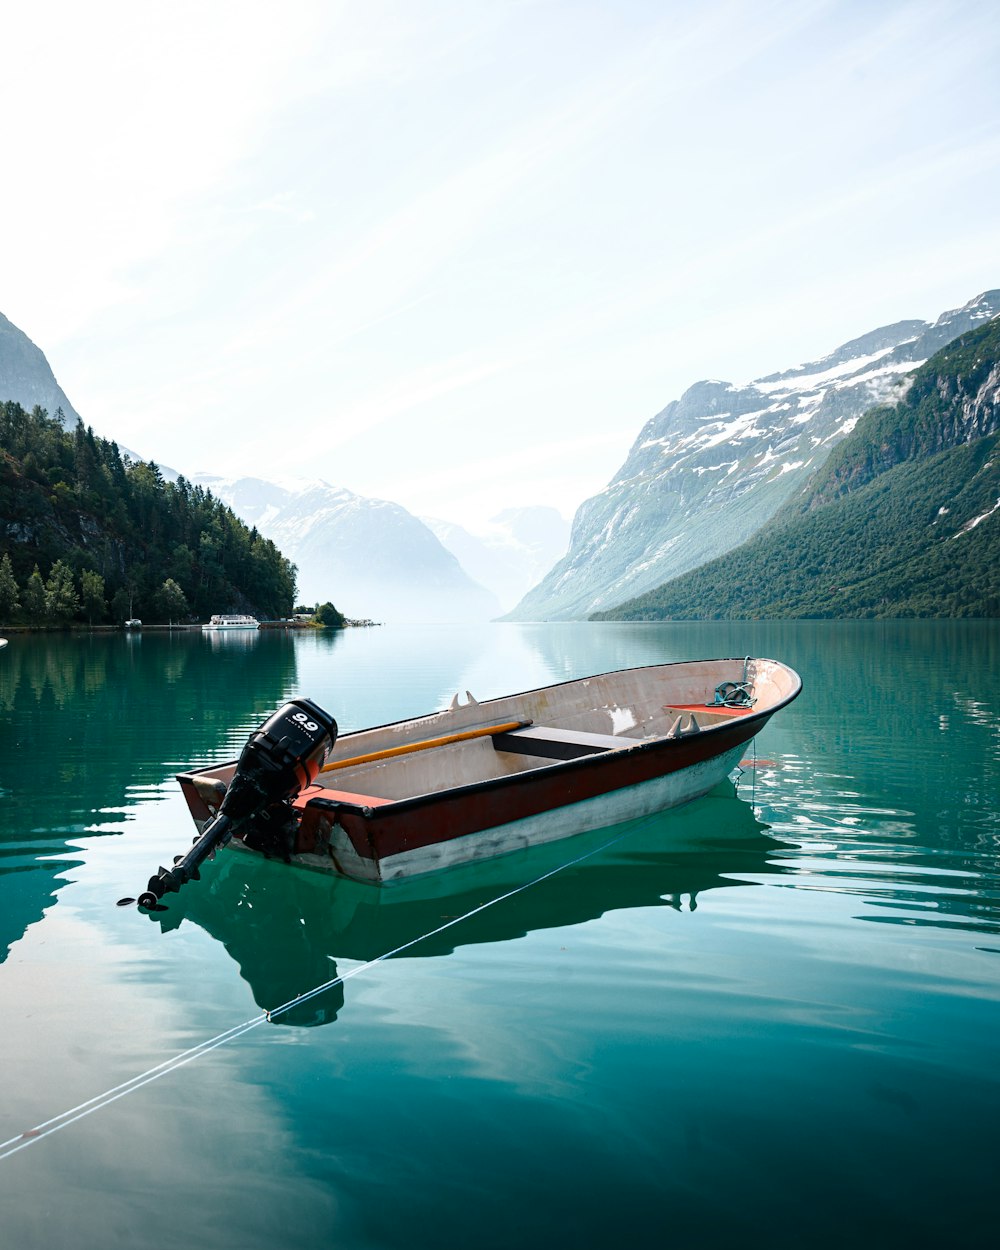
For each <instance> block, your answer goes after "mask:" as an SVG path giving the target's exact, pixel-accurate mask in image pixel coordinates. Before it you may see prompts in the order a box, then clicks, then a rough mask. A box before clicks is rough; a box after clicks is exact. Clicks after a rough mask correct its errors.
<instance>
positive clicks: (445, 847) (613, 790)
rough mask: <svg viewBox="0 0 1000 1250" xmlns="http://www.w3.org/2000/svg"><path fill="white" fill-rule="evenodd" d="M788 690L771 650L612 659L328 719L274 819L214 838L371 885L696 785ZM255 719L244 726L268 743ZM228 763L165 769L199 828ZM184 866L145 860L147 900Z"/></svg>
mask: <svg viewBox="0 0 1000 1250" xmlns="http://www.w3.org/2000/svg"><path fill="white" fill-rule="evenodd" d="M800 689H801V682H800V679H799V677H798V675H797V674H796V673H795V672H793V671H792V670H791V669H790V668H788V667H786V666H785V665H784V664H781V663H779V662H778V661H776V660H769V659H753V658H747V659H717V660H702V661H694V662H688V663H676V664H661V665H656V666H653V667H647V668H633V669H623V670H620V671H618V672H612V673H604V674H601V675H599V676H595V677H588V678H582V679H579V680H576V681H569V682H564V683H561V684H558V685H554V686H546V687H543V688H541V689H538V690H530V691H526V692H523V693H521V694H514V695H508V696H506V697H504V698H499V699H491V700H488V701H484V702H482V703H479V702H477V701H476V700H475V699H474V698H472V696H471V695H469V694H468V692H466V694H467V702H465V703H461V702H460V701H459V699H458V696H456V697H455V699H454V700H453V701H452V704H451V706H450V707H449V708H447V709H446V710H445V711H441V712H436V713H434V714H432V715H429V716H422V717H417V718H414V719H412V720H405V721H399V722H397V723H395V724H390V725H382V726H379V727H377V728H373V729H364V730H360V731H357V732H354V733H347V734H344V735H343V736H342V737H339V738H337V737H336V725H335V723H334V722H333V721H332V720H329V718H328V720H329V724H331V725H332V726H333V729H332V738H333V739H335V745H334V746H333V748H332V750H329V749H328V747H327V749H325V750H324V757H325V762H323V763H322V766H321V767H319V769H318V771H316V770H315V769H314V770H312V771H311V773H310V774H309V777H308V780H309V781H310V782H311V784H307V785H305V787H304V788H302V789H301V791H300V792H299V793H298V794H297V795H295V796H294V797H292V796H291V795H290V796H289V799H290V802H288V803H286V804H285V807H286V808H287V809H288V810H287V819H286V818H282V821H281V822H279V821H277V820H276V818H275V816H274V808H272V809H269V812H268V813H265V817H266V819H265V820H264V821H263V822H261V821H258V820H256V818H254V819H247V820H244V821H243V823H242V824H241V823H239V821H237V822H236V823H235V824H232V828H231V830H227V832H226V834H225V837H226V840H227V841H229V839H231V842H230V845H232V846H235V847H243V848H246V849H257V850H262V851H264V852H265V853H270V854H278V855H283V856H284V857H285V858H287V859H288V860H289V861H290V862H292V863H295V864H299V865H302V866H304V867H307V868H314V869H321V870H324V871H328V872H335V873H340V874H342V875H343V876H345V877H350V878H354V879H355V880H359V881H368V882H373V883H378V884H381V883H384V882H388V881H392V880H395V879H397V878H402V877H408V876H411V875H415V874H419V873H426V872H431V871H434V870H436V869H441V868H446V867H449V866H451V865H455V864H461V863H466V862H469V861H474V860H480V859H487V858H492V857H494V856H497V855H503V854H505V853H506V852H509V851H513V850H517V849H520V848H523V847H527V846H532V845H535V844H538V843H544V842H552V841H555V840H557V839H560V838H565V837H569V836H571V835H573V834H578V833H582V832H585V831H587V830H591V829H599V828H603V827H605V826H608V825H614V824H618V823H620V822H622V821H626V820H632V819H635V818H637V817H640V816H646V815H649V814H650V813H653V812H656V811H661V810H664V809H666V808H670V807H676V806H678V805H679V804H682V803H687V802H689V801H690V800H692V799H694V798H698V797H699V796H701V795H703V794H706V793H708V791H709V790H711V789H712V788H713V787H714V786H715V785H717V784H718V783H719V782H721V781H723V780H724V779H725V778H726V777H728V776H729V775H730V773H732V772H733V770H734V769H735V768H736V767H737V765H738V764H739V761H740V758H741V756H742V754H743V752H744V750H745V748H746V746H747V744H748V743H749V742H750V741H751V739H752V738H753V737H754V736H755V735H756V734H757V733H759V732H760V730H761V729H762V728H763V726H764V725H765V724H766V723H767V721H768V720H769V719H770V718H771V717H772V716H773V715H774V713H775V712H777V711H778V710H779V709H780V708H782V707H784V706H786V705H787V704H788V703H790V702H791V701H792V700H793V699H794V698H795V697H796V696H797V695H798V693H799V691H800ZM300 705H301V706H302V707H309V708H313V709H315V705H314V704H310V703H309V701H308V700H302V701H300ZM289 709H291V710H294V709H293V707H292V705H289ZM315 710H316V712H317V713H318V714H319V715H321V716H322V715H325V714H323V713H321V711H320V710H319V709H315ZM279 715H281V714H279V713H276V714H275V716H274V718H272V719H273V720H274V721H275V722H277V721H278V719H279ZM293 719H295V720H298V721H301V722H303V723H305V721H306V716H305V714H304V713H303V712H301V711H299V712H296V713H295V715H294V717H293ZM270 723H271V722H268V724H270ZM310 726H311V729H312V730H317V728H318V727H317V725H316V724H315V723H312V722H310ZM266 729H267V726H265V727H264V729H262V730H260V731H258V733H257V735H255V736H256V737H257V738H259V739H261V740H262V741H265V740H268V735H267V734H266V733H265V730H266ZM329 741H330V739H328V745H329ZM253 742H254V738H253V737H252V738H251V744H253ZM247 749H249V747H248V748H247ZM244 754H246V750H245V752H244ZM241 759H242V757H241ZM237 764H238V761H233V762H231V763H228V764H224V765H216V766H213V767H209V768H201V769H196V770H193V771H190V772H185V773H180V774H179V775H178V778H177V779H178V781H179V782H180V785H181V788H182V790H183V792H184V796H185V798H186V800H187V803H188V806H189V808H190V810H191V813H192V816H193V817H194V820H195V824H196V825H197V826H198V828H199V830H204V829H206V828H207V827H210V826H212V825H213V824H217V823H218V822H219V820H220V816H219V813H220V808H221V807H222V805H223V802H224V800H225V798H226V795H227V789H228V787H229V783H230V781H231V780H232V778H233V776H234V774H235V772H236V770H237ZM231 806H233V807H235V806H236V805H235V804H231ZM223 818H224V814H223ZM279 823H281V830H280V835H279V832H278V824H279ZM189 857H190V853H189ZM203 857H204V856H203V855H199V856H198V860H199V861H200V859H201V858H203ZM194 866H196V864H195V861H194V860H193V859H192V860H191V867H190V869H188V867H187V862H186V863H185V865H184V866H182V867H183V868H184V871H181V870H179V869H175V870H172V871H169V870H165V869H161V878H163V880H162V881H161V886H162V888H160V887H157V888H156V889H155V890H154V893H155V894H156V895H157V897H160V896H161V895H162V893H163V890H164V889H176V888H177V886H178V884H181V883H183V881H184V880H186V879H189V877H190V876H192V875H194V873H193V868H194ZM150 884H151V886H153V885H154V884H155V879H154V880H153V881H151V883H150ZM150 897H151V896H149V895H147V896H145V899H146V900H147V901H146V902H144V900H143V899H140V903H142V904H143V905H149V900H150ZM153 901H155V900H153Z"/></svg>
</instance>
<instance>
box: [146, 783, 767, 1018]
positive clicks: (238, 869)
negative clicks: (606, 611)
mask: <svg viewBox="0 0 1000 1250" xmlns="http://www.w3.org/2000/svg"><path fill="white" fill-rule="evenodd" d="M765 831H766V826H765V825H762V824H761V823H760V822H759V821H758V820H757V819H756V817H755V816H754V813H753V810H752V808H751V807H750V806H749V805H748V804H747V803H745V802H743V801H742V800H740V799H738V798H737V797H736V795H735V791H734V788H733V787H732V786H731V785H726V786H725V787H720V788H719V789H718V790H717V791H715V792H713V794H712V795H709V796H708V797H706V798H704V799H701V800H699V801H697V802H696V803H693V804H690V805H689V806H687V807H685V808H682V809H678V810H677V811H672V812H665V813H661V814H660V815H658V816H655V817H650V818H648V819H647V820H644V821H636V822H633V823H632V824H631V825H630V826H626V825H622V826H620V827H618V828H614V829H602V830H597V831H595V832H593V833H590V834H585V835H581V836H580V837H577V838H571V839H567V840H564V841H562V842H558V843H555V844H552V845H550V846H544V847H538V848H535V849H533V850H530V851H525V852H518V853H515V854H514V855H509V856H504V857H502V858H500V859H497V860H495V861H492V862H490V863H484V864H479V865H466V866H463V867H459V868H455V869H451V870H446V871H444V872H440V873H435V874H432V875H430V876H428V877H425V878H423V879H419V878H418V879H415V880H412V881H409V882H405V881H404V882H395V883H393V884H392V885H390V886H386V887H382V888H379V887H375V886H370V885H362V884H360V883H358V882H353V881H348V880H346V879H344V878H339V877H332V876H329V877H328V876H327V875H326V874H322V873H315V872H309V871H306V870H301V869H294V868H288V867H286V866H285V865H283V864H276V863H269V862H267V861H265V860H260V859H258V858H256V857H254V856H250V855H245V854H241V853H238V852H227V853H224V854H223V855H221V856H220V857H219V859H218V861H217V862H216V864H215V865H214V867H213V868H212V869H210V870H209V872H206V873H204V874H203V880H202V881H201V882H200V883H199V884H197V885H195V886H192V887H189V888H188V889H187V890H185V891H182V892H181V894H180V895H178V896H177V897H176V898H173V897H172V898H170V900H169V904H170V905H169V907H168V908H167V909H166V910H165V911H161V912H154V913H151V919H152V920H153V921H154V923H157V924H159V925H160V926H161V927H162V928H163V929H164V930H165V931H166V930H169V929H174V928H177V927H178V926H179V925H180V924H181V923H182V922H183V921H184V920H188V921H190V922H192V923H194V924H196V925H198V926H199V927H200V928H202V929H203V930H205V932H207V933H209V934H210V935H211V936H212V937H213V938H215V939H216V940H217V941H219V942H221V944H222V945H223V946H224V948H225V949H226V951H227V952H228V954H229V955H230V956H231V957H232V958H233V959H234V960H235V962H236V963H237V965H238V966H239V969H240V974H241V976H242V977H243V979H244V980H245V981H246V982H247V983H248V985H249V986H250V989H251V991H252V993H253V996H254V1001H255V1002H256V1003H257V1005H258V1006H259V1007H261V1008H262V1009H263V1010H266V1011H270V1010H273V1009H274V1008H276V1007H279V1006H282V1005H284V1004H285V1003H288V1002H290V1001H291V1000H292V999H295V998H296V997H298V996H299V995H301V994H303V993H306V992H307V991H309V990H311V989H313V988H314V987H316V986H319V985H323V984H325V983H326V982H328V981H330V980H332V979H334V978H335V977H336V976H337V968H338V960H351V961H361V962H367V961H369V960H373V959H377V958H379V957H380V956H383V955H385V954H386V953H387V952H389V951H394V950H396V949H398V948H399V947H400V946H403V945H404V944H406V943H408V942H412V941H414V939H417V938H421V937H422V935H427V936H423V940H421V941H419V942H417V944H416V945H414V946H412V947H409V948H408V949H407V950H406V951H405V952H402V953H401V954H400V956H397V957H398V958H403V957H405V958H433V957H439V956H445V955H450V954H451V953H452V952H453V951H454V950H455V948H456V947H457V946H469V945H476V944H479V943H495V942H507V941H511V940H513V939H516V938H520V937H524V936H525V935H526V934H528V933H531V932H534V931H535V930H541V929H554V928H563V927H568V926H572V925H578V924H582V923H584V922H585V921H588V920H593V919H596V918H597V917H599V916H602V915H603V914H604V913H605V912H609V911H617V910H623V909H631V908H639V907H664V906H667V907H675V908H677V909H685V910H687V909H691V910H693V909H694V908H695V907H696V906H697V900H698V897H699V896H700V895H702V894H704V893H705V892H706V891H708V890H712V889H715V888H718V887H720V886H737V885H746V884H750V883H749V882H747V881H742V880H740V879H739V874H759V873H761V872H764V871H767V872H768V873H770V874H774V873H777V872H781V871H783V869H782V868H781V867H780V865H779V866H776V865H775V863H774V862H772V860H771V858H770V857H771V856H772V852H774V851H775V850H777V849H778V848H779V847H780V845H781V844H780V843H778V842H776V841H775V840H774V839H773V838H771V837H769V836H767V834H766V832H765ZM621 834H624V836H623V837H622V838H621V841H619V842H617V843H616V844H615V845H614V846H612V847H610V848H608V849H606V850H603V851H600V850H599V848H601V847H602V846H604V845H605V844H606V843H608V842H609V841H610V840H611V839H612V838H615V837H616V836H618V835H621ZM588 851H591V852H593V851H596V852H597V853H596V854H594V855H593V857H592V858H590V859H587V860H584V861H583V862H582V863H574V864H572V866H570V867H567V868H565V869H564V870H563V871H561V872H559V873H557V874H556V875H555V876H552V877H551V878H549V879H547V880H544V881H538V880H537V879H538V878H539V877H541V876H543V875H544V874H545V873H548V872H551V871H552V870H553V869H555V868H558V867H559V866H560V865H561V864H564V863H566V862H567V861H573V860H576V859H578V858H579V856H581V855H583V854H585V853H587V852H588ZM528 882H537V884H534V885H532V886H531V887H530V888H529V889H525V890H523V891H522V892H521V893H518V894H515V895H513V896H512V897H510V898H503V897H502V896H504V895H505V894H508V893H509V892H510V891H511V890H514V889H517V887H518V886H521V885H524V884H526V883H528ZM493 899H501V901H500V902H497V903H496V904H495V905H494V906H491V907H488V908H486V909H485V910H483V911H479V912H476V913H475V914H473V915H469V914H468V913H470V912H474V911H475V909H476V908H479V907H482V906H483V905H484V904H486V903H489V902H490V901H491V900H493ZM460 917H464V919H461V921H460V923H457V924H452V925H450V927H448V928H445V929H441V926H442V925H445V924H447V923H448V922H449V921H454V920H456V919H458V918H460ZM436 930H441V931H440V932H436ZM343 1005H344V990H343V986H342V985H339V984H338V985H336V986H333V987H331V988H330V989H329V990H327V991H325V992H324V993H323V994H322V995H320V996H317V997H316V998H312V999H310V1000H308V1001H307V1002H304V1003H302V1004H301V1005H297V1006H296V1007H294V1008H292V1009H290V1010H289V1011H287V1012H282V1013H281V1014H280V1015H277V1016H275V1018H274V1023H277V1024H292V1025H319V1024H328V1023H330V1022H331V1021H333V1020H335V1019H336V1017H337V1013H338V1012H339V1011H340V1009H341V1008H342V1007H343Z"/></svg>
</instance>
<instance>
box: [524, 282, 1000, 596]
mask: <svg viewBox="0 0 1000 1250" xmlns="http://www.w3.org/2000/svg"><path fill="white" fill-rule="evenodd" d="M998 313H1000V291H988V292H986V293H984V294H983V295H980V296H978V297H977V298H975V299H973V300H970V301H969V303H967V304H966V305H964V307H962V308H960V309H957V310H954V311H952V312H947V313H944V314H943V315H942V316H941V317H939V318H938V320H937V321H936V322H934V323H933V324H929V323H927V322H922V321H901V322H898V323H896V324H895V325H891V326H884V327H882V328H881V329H878V330H874V331H872V332H871V333H869V334H866V335H864V336H862V337H861V338H858V339H854V340H853V341H851V342H849V343H845V344H844V345H843V346H842V347H840V348H838V349H837V350H836V351H835V352H832V353H831V354H830V355H828V356H825V357H823V358H822V359H821V360H818V361H814V362H812V363H810V364H805V365H800V366H798V367H797V368H794V369H789V370H786V371H785V372H783V373H773V374H769V375H767V376H766V377H762V378H759V379H758V380H757V381H755V382H752V383H750V384H749V385H747V386H733V385H731V384H730V383H728V382H711V381H708V382H698V383H696V384H695V385H694V386H692V387H691V388H690V389H689V390H688V391H686V392H685V393H684V395H683V396H682V397H681V398H680V399H679V400H675V401H673V402H672V403H670V404H668V405H667V407H666V408H664V409H663V411H662V412H660V413H658V414H657V415H656V416H655V417H653V418H652V420H651V421H649V422H647V424H646V426H645V427H644V428H643V430H642V432H641V433H640V435H639V437H638V439H637V440H636V442H635V444H634V445H633V447H632V450H631V452H630V453H629V456H628V459H627V460H626V462H625V464H624V465H623V466H622V468H621V470H620V471H619V472H618V474H617V475H616V476H615V478H614V479H613V480H612V481H611V483H610V484H609V485H608V487H607V488H606V489H605V490H604V491H603V492H602V493H601V494H600V495H597V496H595V497H594V498H592V499H589V500H587V501H586V502H585V503H584V504H583V505H581V507H580V508H579V510H578V511H577V514H576V517H575V518H574V521H573V531H572V538H571V541H570V550H569V553H568V554H567V556H566V557H565V559H563V560H561V561H560V562H559V563H558V564H557V565H556V566H555V567H554V568H553V569H552V570H551V572H550V573H549V574H548V575H547V576H546V577H545V578H544V579H543V581H542V582H541V583H540V584H539V585H538V586H536V587H535V588H534V589H533V590H532V591H531V592H529V594H527V595H526V596H525V598H524V599H523V600H522V601H521V603H520V604H518V606H517V607H516V608H515V609H514V611H513V612H512V613H510V616H511V618H512V619H516V620H540V619H554V620H558V619H571V618H575V617H581V616H586V615H589V614H591V613H593V612H596V611H600V610H602V609H608V608H611V607H613V606H614V605H615V604H619V603H621V602H623V601H624V600H627V599H630V598H632V597H634V596H636V595H638V594H641V593H643V592H644V591H647V590H651V589H653V588H654V587H656V586H658V585H660V584H662V583H663V582H665V581H667V580H669V579H670V578H672V577H675V576H677V575H678V574H680V573H683V572H685V571H686V570H688V569H692V568H696V567H697V566H699V565H701V564H703V563H705V562H706V561H708V560H711V559H713V558H714V557H716V556H718V555H720V554H722V553H723V552H726V551H729V550H731V549H732V548H734V547H736V546H738V545H739V544H740V543H742V542H744V541H745V540H746V539H747V538H749V537H750V536H751V535H752V534H754V533H756V532H757V531H758V530H759V529H760V528H761V527H762V526H763V525H764V524H765V523H766V522H767V521H768V520H769V519H770V518H771V517H773V516H774V515H775V513H776V512H777V511H778V510H779V508H781V507H782V505H783V504H784V503H786V502H787V501H788V500H789V499H791V498H792V497H793V496H795V495H796V494H798V493H799V492H800V491H801V490H802V489H803V488H804V486H805V484H806V482H807V481H808V479H809V478H810V477H811V476H812V474H814V473H815V472H816V470H817V469H818V468H819V467H820V466H821V465H822V464H823V463H824V462H825V460H826V458H827V457H828V456H829V455H830V453H831V451H832V450H833V448H834V447H835V446H836V445H837V444H838V443H839V442H840V441H841V440H842V439H844V438H845V437H846V436H847V435H848V434H849V433H850V431H851V430H852V429H853V428H854V426H855V424H856V423H857V421H858V419H859V418H860V416H861V414H862V413H863V412H864V411H865V410H866V409H868V408H870V407H871V406H872V404H875V403H879V402H885V401H886V400H888V399H894V398H896V397H898V395H899V394H900V393H901V392H902V390H903V388H904V385H905V381H904V380H905V378H906V377H907V375H908V374H909V373H910V372H911V371H912V370H913V369H915V368H917V367H918V366H919V365H921V364H922V363H923V362H924V361H926V360H927V359H928V358H929V357H930V356H931V355H933V353H934V352H935V351H937V350H938V349H940V348H941V347H943V346H944V345H945V344H947V343H949V342H951V341H952V340H953V339H955V338H956V337H957V336H958V335H959V334H962V333H963V332H965V331H966V330H969V329H971V328H974V327H975V326H977V325H980V324H982V322H984V321H987V320H989V319H990V318H992V317H994V316H996V315H997V314H998Z"/></svg>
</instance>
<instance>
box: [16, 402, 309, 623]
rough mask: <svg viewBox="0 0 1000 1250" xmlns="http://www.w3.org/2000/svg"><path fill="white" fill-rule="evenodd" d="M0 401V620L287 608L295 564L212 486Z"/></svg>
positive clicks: (159, 617)
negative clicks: (169, 476) (171, 477)
mask: <svg viewBox="0 0 1000 1250" xmlns="http://www.w3.org/2000/svg"><path fill="white" fill-rule="evenodd" d="M61 416H62V414H61V413H57V414H56V415H55V416H53V417H50V416H49V415H48V414H47V413H46V412H45V410H44V409H41V408H35V409H34V410H33V411H31V412H26V411H25V410H24V409H23V408H22V407H21V405H20V404H17V403H14V402H10V401H8V402H5V403H2V404H0V622H3V623H5V624H15V623H25V624H29V625H39V624H51V625H68V624H72V623H74V622H79V623H89V624H93V625H96V624H101V623H103V622H108V621H110V622H113V623H121V622H122V621H124V620H126V619H128V618H129V617H140V618H142V619H143V621H148V622H154V623H156V622H162V623H164V624H166V623H179V622H184V621H189V620H192V619H205V618H207V617H208V616H210V615H211V614H212V613H215V612H251V613H253V614H254V615H255V616H258V617H260V618H262V619H268V618H276V617H283V616H288V615H289V614H290V613H291V611H292V607H293V604H294V601H295V573H296V570H295V566H294V565H293V564H291V563H290V562H289V561H288V560H286V559H285V558H284V556H282V554H281V552H280V551H278V549H277V547H275V545H274V544H273V543H272V542H270V540H268V539H266V538H263V537H262V536H261V535H260V534H259V533H258V532H257V531H256V530H255V529H249V528H248V527H247V526H246V525H245V524H244V523H243V522H242V521H241V520H239V518H238V517H236V516H235V515H234V513H233V512H232V511H231V510H230V509H229V508H227V507H226V506H225V505H224V504H222V503H221V502H220V501H219V500H217V499H215V498H214V497H213V495H212V494H211V492H210V491H206V490H204V489H202V488H201V487H200V486H193V485H192V484H191V483H190V482H188V481H186V480H185V479H184V478H183V477H179V478H178V479H177V480H176V481H175V482H171V481H167V480H165V479H164V477H163V474H162V473H161V472H160V469H159V468H158V467H157V465H156V464H154V463H152V462H146V461H134V460H132V459H131V458H130V457H128V456H124V455H122V454H121V453H120V451H119V448H118V446H117V444H116V443H114V442H108V441H107V440H106V439H102V438H97V437H95V435H94V433H93V431H92V430H90V429H88V428H85V427H84V426H83V425H82V424H78V425H77V426H76V427H75V429H74V430H73V431H72V432H70V431H67V430H66V429H64V427H63V423H62V419H61Z"/></svg>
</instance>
